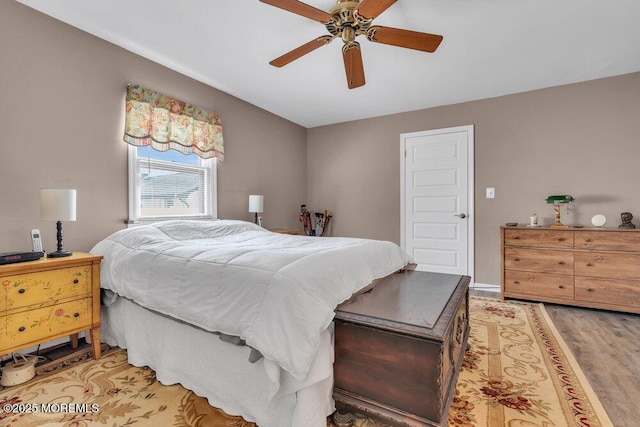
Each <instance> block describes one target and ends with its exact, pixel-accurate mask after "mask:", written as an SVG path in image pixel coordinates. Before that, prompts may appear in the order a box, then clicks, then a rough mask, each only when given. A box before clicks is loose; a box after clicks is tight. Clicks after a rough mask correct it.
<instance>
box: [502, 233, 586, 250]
mask: <svg viewBox="0 0 640 427" xmlns="http://www.w3.org/2000/svg"><path fill="white" fill-rule="evenodd" d="M504 244H505V245H507V246H528V247H537V248H552V249H556V248H557V249H572V248H573V232H572V231H555V230H535V229H531V230H523V229H513V230H512V229H507V230H504Z"/></svg>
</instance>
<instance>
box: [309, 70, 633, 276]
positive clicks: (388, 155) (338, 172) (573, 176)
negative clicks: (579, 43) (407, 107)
mask: <svg viewBox="0 0 640 427" xmlns="http://www.w3.org/2000/svg"><path fill="white" fill-rule="evenodd" d="M425 96H428V94H427V95H425ZM638 124H640V73H635V74H629V75H625V76H619V77H613V78H607V79H601V80H596V81H591V82H586V83H581V84H574V85H567V86H561V87H555V88H548V89H544V90H538V91H533V92H528V93H522V94H516V95H510V96H504V97H500V98H493V99H486V100H481V101H475V102H468V103H464V104H458V105H451V106H446V107H438V108H432V109H427V110H421V111H413V112H408V113H403V114H396V115H390V116H385V117H378V118H374V119H369V120H360V121H355V122H348V123H343V124H337V125H332V126H324V127H318V128H314V129H310V130H308V132H307V135H308V136H307V144H308V147H307V170H308V173H307V182H308V184H307V185H308V194H307V198H308V202H309V205H310V206H312V207H319V208H321V209H329V210H331V211H334V215H335V216H334V218H333V219H332V221H333V224H332V226H333V229H332V232H333V235H342V236H359V237H371V238H378V239H386V240H392V241H395V242H397V243H399V242H400V134H401V133H406V132H416V131H422V130H429V129H439V128H445V127H453V126H461V125H474V126H475V218H474V220H475V230H476V233H475V252H476V257H475V280H476V282H480V283H492V284H498V283H499V281H500V273H499V271H500V270H499V266H500V242H499V227H500V225H502V224H504V223H505V222H519V223H524V222H526V221H528V217H529V215H531V214H533V213H534V212H535V213H537V214H538V216H540V218H541V220H542V221H543V223H545V224H551V222H552V221H553V209H552V207H551V206H549V205H546V203H545V198H546V197H547V196H549V195H551V194H571V195H573V196H574V197H575V198H576V203H575V204H574V205H571V206H570V214H569V216H566V215H565V216H563V222H565V223H567V224H584V225H591V223H590V220H591V217H592V216H593V215H595V214H597V213H602V214H604V215H605V216H606V217H607V220H608V221H607V224H606V226H613V227H617V225H618V224H619V223H620V212H623V211H630V212H632V213H635V214H636V218H635V219H634V223H635V224H636V225H638V226H640V168H639V162H640V139H639V137H638V131H637V127H638ZM486 187H495V189H496V198H495V199H486V198H485V194H484V193H485V188H486ZM562 212H563V215H564V214H565V212H566V211H565V210H564V209H563V210H562Z"/></svg>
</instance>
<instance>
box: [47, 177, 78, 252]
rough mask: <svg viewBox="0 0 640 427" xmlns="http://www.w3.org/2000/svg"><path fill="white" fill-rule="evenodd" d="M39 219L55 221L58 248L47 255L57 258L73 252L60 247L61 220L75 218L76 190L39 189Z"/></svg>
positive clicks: (72, 219)
mask: <svg viewBox="0 0 640 427" xmlns="http://www.w3.org/2000/svg"><path fill="white" fill-rule="evenodd" d="M40 219H41V220H43V221H57V223H56V228H57V230H58V250H57V251H55V252H51V253H48V254H47V256H48V257H50V258H57V257H64V256H69V255H71V254H73V252H69V251H65V250H63V249H62V221H75V220H76V190H69V189H41V190H40Z"/></svg>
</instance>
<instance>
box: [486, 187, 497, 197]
mask: <svg viewBox="0 0 640 427" xmlns="http://www.w3.org/2000/svg"><path fill="white" fill-rule="evenodd" d="M495 197H496V189H495V188H493V187H491V188H487V199H495Z"/></svg>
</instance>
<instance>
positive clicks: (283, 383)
mask: <svg viewBox="0 0 640 427" xmlns="http://www.w3.org/2000/svg"><path fill="white" fill-rule="evenodd" d="M332 336H333V331H332V330H326V331H324V332H322V339H321V343H320V347H319V349H318V351H317V352H316V356H315V359H314V362H313V364H312V366H311V369H310V370H309V373H308V375H307V377H306V378H305V379H304V380H303V381H298V380H296V379H295V378H293V376H291V375H290V374H289V373H287V372H286V371H284V370H282V369H281V368H280V367H278V365H277V364H276V363H275V362H273V361H271V360H267V359H265V358H262V359H260V360H259V361H257V362H256V363H250V362H249V361H248V358H249V353H250V351H251V350H250V348H248V347H246V346H244V347H242V346H235V345H232V344H229V343H225V342H223V341H221V340H220V339H219V337H218V335H215V334H213V333H210V332H207V331H204V330H202V329H200V328H197V327H194V326H192V325H189V324H187V323H184V322H181V321H176V320H174V319H172V318H169V317H167V316H164V315H161V314H158V313H156V312H153V311H150V310H147V309H145V308H143V307H141V306H139V305H137V304H135V303H134V302H132V301H130V300H128V299H126V298H117V299H115V301H114V302H112V303H111V304H110V305H109V306H108V307H105V306H103V307H102V327H101V337H102V341H103V342H105V343H107V344H109V345H115V346H118V347H121V348H126V349H127V352H128V357H129V363H131V364H132V365H135V366H149V367H150V368H151V369H153V370H154V371H155V372H156V377H157V378H158V380H159V381H160V382H161V383H163V384H166V385H170V384H176V383H179V384H181V385H182V386H184V387H185V388H187V389H189V390H192V391H193V392H195V393H196V394H198V395H199V396H203V397H205V398H207V399H208V401H209V403H210V404H211V405H212V406H215V407H217V408H221V409H223V410H224V411H225V412H227V413H228V414H230V415H240V416H242V417H243V418H244V419H245V420H247V421H252V422H255V423H256V424H258V425H259V426H260V427H271V426H273V427H276V426H277V427H281V426H292V427H298V426H300V427H316V426H317V427H321V426H322V427H325V426H326V425H327V424H326V423H327V421H326V417H327V416H328V415H330V414H331V413H332V412H333V410H334V402H333V399H332V398H331V391H332V387H333V342H332V340H333V338H332Z"/></svg>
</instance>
